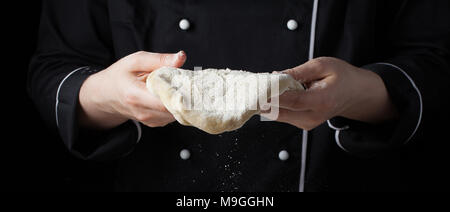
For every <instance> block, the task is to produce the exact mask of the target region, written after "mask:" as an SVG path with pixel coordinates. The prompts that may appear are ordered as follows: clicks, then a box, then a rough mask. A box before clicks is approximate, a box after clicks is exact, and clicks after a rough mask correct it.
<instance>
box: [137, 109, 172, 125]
mask: <svg viewBox="0 0 450 212" xmlns="http://www.w3.org/2000/svg"><path fill="white" fill-rule="evenodd" d="M147 112H148V113H149V115H148V116H147V118H146V119H143V120H141V121H140V122H141V123H143V124H144V125H146V126H149V127H163V126H165V125H167V124H169V123H172V122H174V121H176V119H175V118H174V117H173V116H172V115H171V114H169V115H167V114H166V113H162V112H155V111H147Z"/></svg>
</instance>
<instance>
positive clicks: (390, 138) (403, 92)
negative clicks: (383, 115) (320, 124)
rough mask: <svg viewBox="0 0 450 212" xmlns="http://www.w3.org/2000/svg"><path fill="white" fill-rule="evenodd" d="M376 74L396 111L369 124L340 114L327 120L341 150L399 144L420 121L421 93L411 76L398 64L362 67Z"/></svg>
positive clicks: (366, 152)
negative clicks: (390, 117)
mask: <svg viewBox="0 0 450 212" xmlns="http://www.w3.org/2000/svg"><path fill="white" fill-rule="evenodd" d="M363 68H364V69H366V70H370V71H373V72H374V73H376V74H378V75H379V76H380V77H381V78H382V79H383V81H384V84H385V86H386V88H387V91H388V93H389V95H390V98H391V100H392V102H393V104H394V105H395V106H396V108H397V110H398V112H399V118H398V119H397V120H395V121H392V122H388V123H383V124H380V125H372V124H367V123H363V122H358V121H353V120H348V119H344V118H341V117H338V118H334V119H331V120H329V121H328V126H329V127H330V128H331V129H333V130H335V131H336V132H335V140H336V143H337V145H338V146H339V147H340V148H341V149H342V150H344V151H346V152H348V153H351V154H357V155H361V156H368V157H371V156H374V155H376V154H379V153H382V152H386V151H389V150H393V149H396V148H400V147H401V146H403V145H405V144H408V143H409V142H410V141H411V140H412V138H413V137H414V135H415V134H416V132H417V130H418V129H419V126H420V124H421V121H422V112H423V102H422V95H421V92H420V90H419V89H418V87H417V85H416V83H415V82H414V81H413V79H412V78H411V77H410V76H409V75H408V73H407V72H405V71H404V70H403V69H401V68H400V67H398V66H395V65H393V64H389V63H376V64H371V65H367V66H364V67H363Z"/></svg>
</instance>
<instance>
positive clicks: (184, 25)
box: [179, 19, 191, 30]
mask: <svg viewBox="0 0 450 212" xmlns="http://www.w3.org/2000/svg"><path fill="white" fill-rule="evenodd" d="M179 26H180V29H182V30H188V29H189V28H190V27H191V23H190V22H189V21H188V20H187V19H181V21H180V23H179Z"/></svg>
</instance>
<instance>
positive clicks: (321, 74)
mask: <svg viewBox="0 0 450 212" xmlns="http://www.w3.org/2000/svg"><path fill="white" fill-rule="evenodd" d="M284 73H287V74H289V75H291V76H292V77H294V78H295V79H296V80H298V81H300V82H302V83H304V84H305V85H306V86H307V88H308V89H307V90H306V91H300V92H294V91H290V92H286V93H284V94H283V95H281V96H280V99H279V100H280V101H279V105H278V107H279V116H278V119H277V121H280V122H285V123H289V124H292V125H294V126H297V127H299V128H302V129H305V130H311V129H314V128H316V127H318V126H319V125H321V124H322V123H324V122H326V121H327V120H329V119H331V118H334V117H337V116H340V117H345V118H348V119H353V120H357V121H362V122H368V123H380V122H383V121H387V120H391V119H394V118H395V117H396V116H397V111H396V109H395V107H394V105H393V104H392V102H391V100H390V98H389V94H388V92H387V89H386V86H385V85H384V82H383V80H382V79H381V77H380V76H378V75H377V74H375V73H373V72H371V71H368V70H364V69H361V68H358V67H355V66H352V65H350V64H348V63H347V62H345V61H342V60H339V59H336V58H329V57H322V58H317V59H314V60H311V61H309V62H307V63H305V64H303V65H301V66H298V67H295V68H292V69H289V70H286V71H284ZM272 106H273V107H274V106H275V107H276V106H277V105H272Z"/></svg>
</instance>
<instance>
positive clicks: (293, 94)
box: [271, 90, 316, 111]
mask: <svg viewBox="0 0 450 212" xmlns="http://www.w3.org/2000/svg"><path fill="white" fill-rule="evenodd" d="M315 96H316V92H314V91H310V90H306V91H287V92H285V93H284V94H283V95H281V96H279V97H278V98H279V101H278V105H274V104H272V103H271V105H273V106H276V107H280V108H284V109H289V110H292V111H306V110H311V109H314V106H315V104H316V100H315V99H316V97H315Z"/></svg>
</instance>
